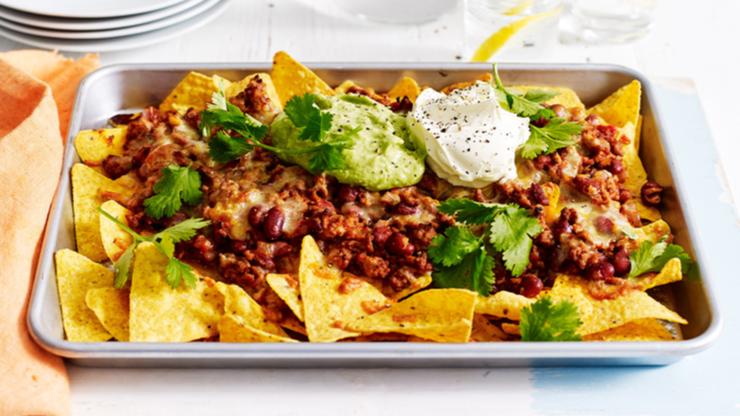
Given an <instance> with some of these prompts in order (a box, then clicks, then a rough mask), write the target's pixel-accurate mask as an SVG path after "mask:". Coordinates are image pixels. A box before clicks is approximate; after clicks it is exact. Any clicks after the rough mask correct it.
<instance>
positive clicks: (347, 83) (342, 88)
mask: <svg viewBox="0 0 740 416" xmlns="http://www.w3.org/2000/svg"><path fill="white" fill-rule="evenodd" d="M352 87H359V88H362V87H360V86H359V85H357V83H355V82H354V81H352V80H350V79H347V80H344V81H342V83H341V84H339V85H337V86H336V87H335V88H334V93H335V94H346V93H347V91H349V89H350V88H352ZM367 90H368V91H373V92H374V90H373V89H372V88H367Z"/></svg>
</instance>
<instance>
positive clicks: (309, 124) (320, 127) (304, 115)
mask: <svg viewBox="0 0 740 416" xmlns="http://www.w3.org/2000/svg"><path fill="white" fill-rule="evenodd" d="M317 98H318V97H316V95H314V94H304V95H301V96H295V97H293V98H291V99H290V100H288V102H287V103H286V104H285V109H284V110H283V111H284V112H285V115H287V116H288V118H289V119H290V121H291V123H293V125H295V126H296V127H298V128H299V129H301V133H300V135H299V136H298V138H299V139H301V140H310V141H313V142H318V141H321V140H322V139H323V138H324V137H325V136H326V133H327V132H328V131H329V130H330V129H331V122H332V118H333V116H332V115H331V114H330V113H322V112H321V109H320V108H319V106H318V105H317V104H316V100H317Z"/></svg>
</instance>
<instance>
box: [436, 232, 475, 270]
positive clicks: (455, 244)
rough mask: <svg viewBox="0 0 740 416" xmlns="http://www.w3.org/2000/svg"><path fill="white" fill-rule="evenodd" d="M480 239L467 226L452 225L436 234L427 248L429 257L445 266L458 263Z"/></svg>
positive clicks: (473, 248) (473, 249) (470, 251)
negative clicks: (441, 232) (442, 232)
mask: <svg viewBox="0 0 740 416" xmlns="http://www.w3.org/2000/svg"><path fill="white" fill-rule="evenodd" d="M480 245H481V240H480V238H478V237H477V236H476V235H475V234H473V232H472V231H470V229H469V228H467V227H462V226H454V227H449V228H447V229H446V230H445V232H444V234H437V235H436V236H435V237H434V238H433V239H432V242H431V244H430V245H429V248H428V253H429V258H431V260H432V262H433V263H434V264H438V265H442V266H445V267H450V266H454V265H456V264H459V263H460V262H461V261H462V260H463V258H464V257H465V256H467V255H468V254H470V253H472V252H473V251H475V250H476V249H477V248H478V247H480Z"/></svg>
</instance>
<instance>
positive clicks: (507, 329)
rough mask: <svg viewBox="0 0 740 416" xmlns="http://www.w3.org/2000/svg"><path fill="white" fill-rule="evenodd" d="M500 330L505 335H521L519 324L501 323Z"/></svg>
mask: <svg viewBox="0 0 740 416" xmlns="http://www.w3.org/2000/svg"><path fill="white" fill-rule="evenodd" d="M501 330H502V331H504V333H505V334H508V335H513V336H515V337H518V336H521V335H522V333H521V332H520V331H519V324H513V323H511V322H504V323H502V324H501Z"/></svg>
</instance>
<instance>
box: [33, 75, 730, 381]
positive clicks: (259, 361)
mask: <svg viewBox="0 0 740 416" xmlns="http://www.w3.org/2000/svg"><path fill="white" fill-rule="evenodd" d="M309 66H311V67H312V68H313V69H315V70H316V72H317V73H318V74H319V75H320V76H321V77H323V78H324V79H325V80H327V81H328V82H329V83H330V84H334V85H336V84H338V83H340V82H341V81H343V80H345V79H352V80H355V81H356V82H358V83H360V84H362V85H367V86H371V87H374V88H376V89H379V90H384V89H388V88H390V86H391V85H392V84H393V83H394V82H395V81H396V80H397V79H398V78H399V77H400V76H402V75H410V76H413V77H414V78H416V79H417V80H418V81H419V83H420V84H422V85H429V86H432V87H441V86H443V85H448V84H450V83H453V82H457V81H463V80H470V79H473V78H474V77H476V76H479V75H482V74H483V73H485V72H487V71H490V66H489V65H487V64H460V63H457V64H434V63H425V64H362V63H358V64H331V63H324V64H315V65H309ZM269 68H270V64H268V63H265V64H237V63H233V64H134V65H115V66H109V67H105V68H102V69H100V70H98V71H96V72H94V73H93V74H91V75H89V76H88V77H87V78H86V79H85V80H84V81H83V82H82V84H81V85H80V89H79V93H78V97H77V103H76V106H75V110H74V114H73V116H72V121H71V126H70V138H69V141H68V144H69V145H68V146H67V150H66V153H65V157H64V168H63V173H62V179H61V182H60V185H59V189H58V191H57V195H56V198H55V202H54V204H53V207H52V211H51V214H50V219H49V225H48V228H47V232H46V235H45V238H44V244H43V248H42V252H41V256H40V258H39V263H38V269H37V275H36V281H35V284H34V290H33V294H32V298H31V303H30V307H29V314H28V325H29V327H30V330H31V333H32V335H33V337H34V338H35V339H36V341H37V342H38V343H39V344H40V345H41V346H42V347H43V348H45V349H47V350H49V351H51V352H52V353H54V354H57V355H60V356H63V357H66V358H69V359H71V360H72V361H74V362H76V363H78V364H82V365H93V366H117V367H129V366H151V367H165V366H171V367H180V366H182V367H194V366H202V367H238V366H268V367H323V366H336V367H339V366H343V367H348V366H353V367H357V366H359V367H376V366H398V367H441V366H460V367H462V366H519V365H543V366H545V365H664V364H668V363H671V362H674V361H676V360H678V359H680V358H681V357H683V356H686V355H689V354H694V353H696V352H699V351H701V350H703V349H705V348H706V347H708V346H709V345H710V344H711V342H712V341H713V340H714V339H715V338H716V337H717V335H718V333H719V331H720V327H721V322H720V317H719V315H718V309H717V306H716V303H715V301H714V297H713V296H712V293H711V290H710V288H709V282H708V280H709V278H710V276H708V275H707V272H706V271H707V270H708V268H707V267H706V266H707V265H708V263H707V262H708V261H709V259H708V258H707V257H706V255H705V250H704V249H703V247H702V246H701V245H699V244H698V241H699V240H697V236H698V230H699V228H698V223H697V221H696V220H697V217H696V216H698V215H699V213H698V211H699V210H698V209H697V208H696V199H695V198H707V197H710V199H709V201H710V202H714V205H716V204H717V202H715V201H716V199H714V200H713V199H711V197H713V198H716V195H711V194H710V192H714V191H715V190H716V189H719V185H718V184H717V180H716V177H715V176H714V174H713V173H714V166H713V163H714V161H713V160H712V159H713V157H714V155H713V153H712V152H711V151H710V152H699V153H700V157H698V158H697V155H695V154H693V155H692V154H691V152H690V149H688V148H687V146H689V145H690V142H691V141H692V140H695V137H692V136H690V135H688V134H687V133H683V131H684V130H681V129H676V128H674V126H675V125H676V123H678V124H680V123H684V124H686V123H689V124H690V125H702V124H701V123H704V121H703V115H702V114H701V112H698V113H697V112H696V111H692V110H694V109H693V108H691V107H692V105H684V106H683V107H681V106H677V107H676V106H675V103H674V108H673V110H674V111H676V112H679V113H680V114H673V113H672V114H661V113H660V110H659V107H660V105H659V103H657V102H656V96H655V94H654V91H653V87H652V86H651V84H650V83H649V82H648V81H647V80H646V79H645V78H644V77H643V76H641V75H640V74H638V73H636V72H634V71H632V70H629V69H626V68H623V67H619V66H613V65H592V64H565V65H534V64H507V65H502V66H501V73H502V76H503V78H504V82H506V83H508V84H512V83H528V84H540V85H555V86H568V87H571V88H574V89H575V90H576V92H577V93H578V94H579V95H580V96H581V98H582V99H583V101H584V102H585V103H586V105H590V104H594V103H596V102H598V101H599V100H601V99H603V98H604V97H606V96H607V95H608V94H610V93H611V92H613V91H614V90H615V89H617V88H618V87H620V86H622V85H624V84H626V83H627V82H629V81H630V80H632V79H638V80H640V81H641V82H642V84H643V90H644V94H643V103H642V106H643V111H642V114H643V116H644V123H643V131H642V149H641V154H642V157H643V160H644V162H645V165H646V169H647V171H648V172H649V174H650V175H651V176H652V177H653V178H655V179H657V181H658V182H659V183H661V184H663V185H666V186H667V189H668V192H667V196H666V206H665V212H664V216H665V218H666V220H667V221H668V222H669V223H670V224H671V226H672V228H673V229H674V232H675V235H676V240H677V241H678V242H679V243H680V244H682V245H683V246H684V247H686V249H687V250H688V251H689V252H690V253H691V254H692V255H693V256H694V258H695V259H697V261H698V265H699V267H698V268H697V270H696V272H695V275H693V276H690V277H689V278H687V279H684V281H682V282H680V283H678V284H674V285H671V286H670V288H669V291H668V293H664V294H663V295H665V296H667V298H669V299H670V298H672V299H674V300H675V306H676V309H677V311H678V312H679V313H680V314H681V315H682V316H684V317H686V319H688V321H689V322H690V324H689V325H687V326H684V327H683V328H682V332H683V338H684V339H683V340H681V341H674V342H646V343H631V342H621V343H601V342H600V343H594V342H592V343H570V342H569V343H477V344H454V345H450V344H432V343H341V344H309V343H302V344H297V345H285V344H221V343H201V342H196V343H121V342H105V343H75V342H69V341H66V340H65V339H64V334H63V328H62V324H61V316H60V309H59V302H58V297H57V288H56V276H55V271H54V262H53V255H54V252H56V251H57V250H59V249H62V248H74V247H75V241H74V232H73V227H74V226H73V219H72V203H71V189H70V183H69V171H70V168H71V166H72V164H73V163H74V162H76V161H77V160H78V159H77V156H76V154H75V151H74V147H73V146H71V144H72V140H73V137H74V133H75V132H77V131H78V130H80V129H89V128H98V127H101V126H102V125H104V123H105V121H106V120H107V119H108V118H109V117H110V116H112V115H114V114H116V113H120V112H125V111H129V110H134V109H140V108H142V107H144V106H147V105H150V104H152V103H158V102H160V101H161V100H162V99H163V98H164V97H165V96H166V95H167V93H168V92H169V91H170V89H171V88H172V87H173V86H174V85H175V84H176V83H177V82H178V81H179V80H180V79H181V78H182V77H183V76H184V75H185V74H186V73H187V72H188V71H190V70H197V71H200V72H204V73H207V74H219V75H221V76H224V77H226V78H229V79H233V80H236V79H241V78H242V77H244V76H245V75H246V74H249V73H253V72H256V71H267V70H269ZM668 123H671V124H668ZM689 164H691V166H689ZM689 169H690V170H691V172H688V170H689ZM693 172H698V173H699V174H700V175H707V180H708V181H711V183H709V182H707V181H703V182H701V181H700V182H697V181H692V180H690V179H687V178H690V177H692V176H689V175H690V174H691V175H693V174H694V173H693ZM704 201H707V199H704ZM709 205H710V206H709V207H706V206H703V208H702V213H701V215H702V216H703V215H713V214H712V212H711V211H712V209H713V208H712V207H711V205H713V204H711V203H710V204H709ZM689 207H691V209H688V208H689ZM720 208H721V207H718V208H717V209H716V210H715V211H716V213H717V215H720V216H721V215H725V213H724V212H721V213H720V212H719V211H720ZM715 231H717V232H720V231H721V230H715ZM702 232H705V230H704V229H702Z"/></svg>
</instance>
